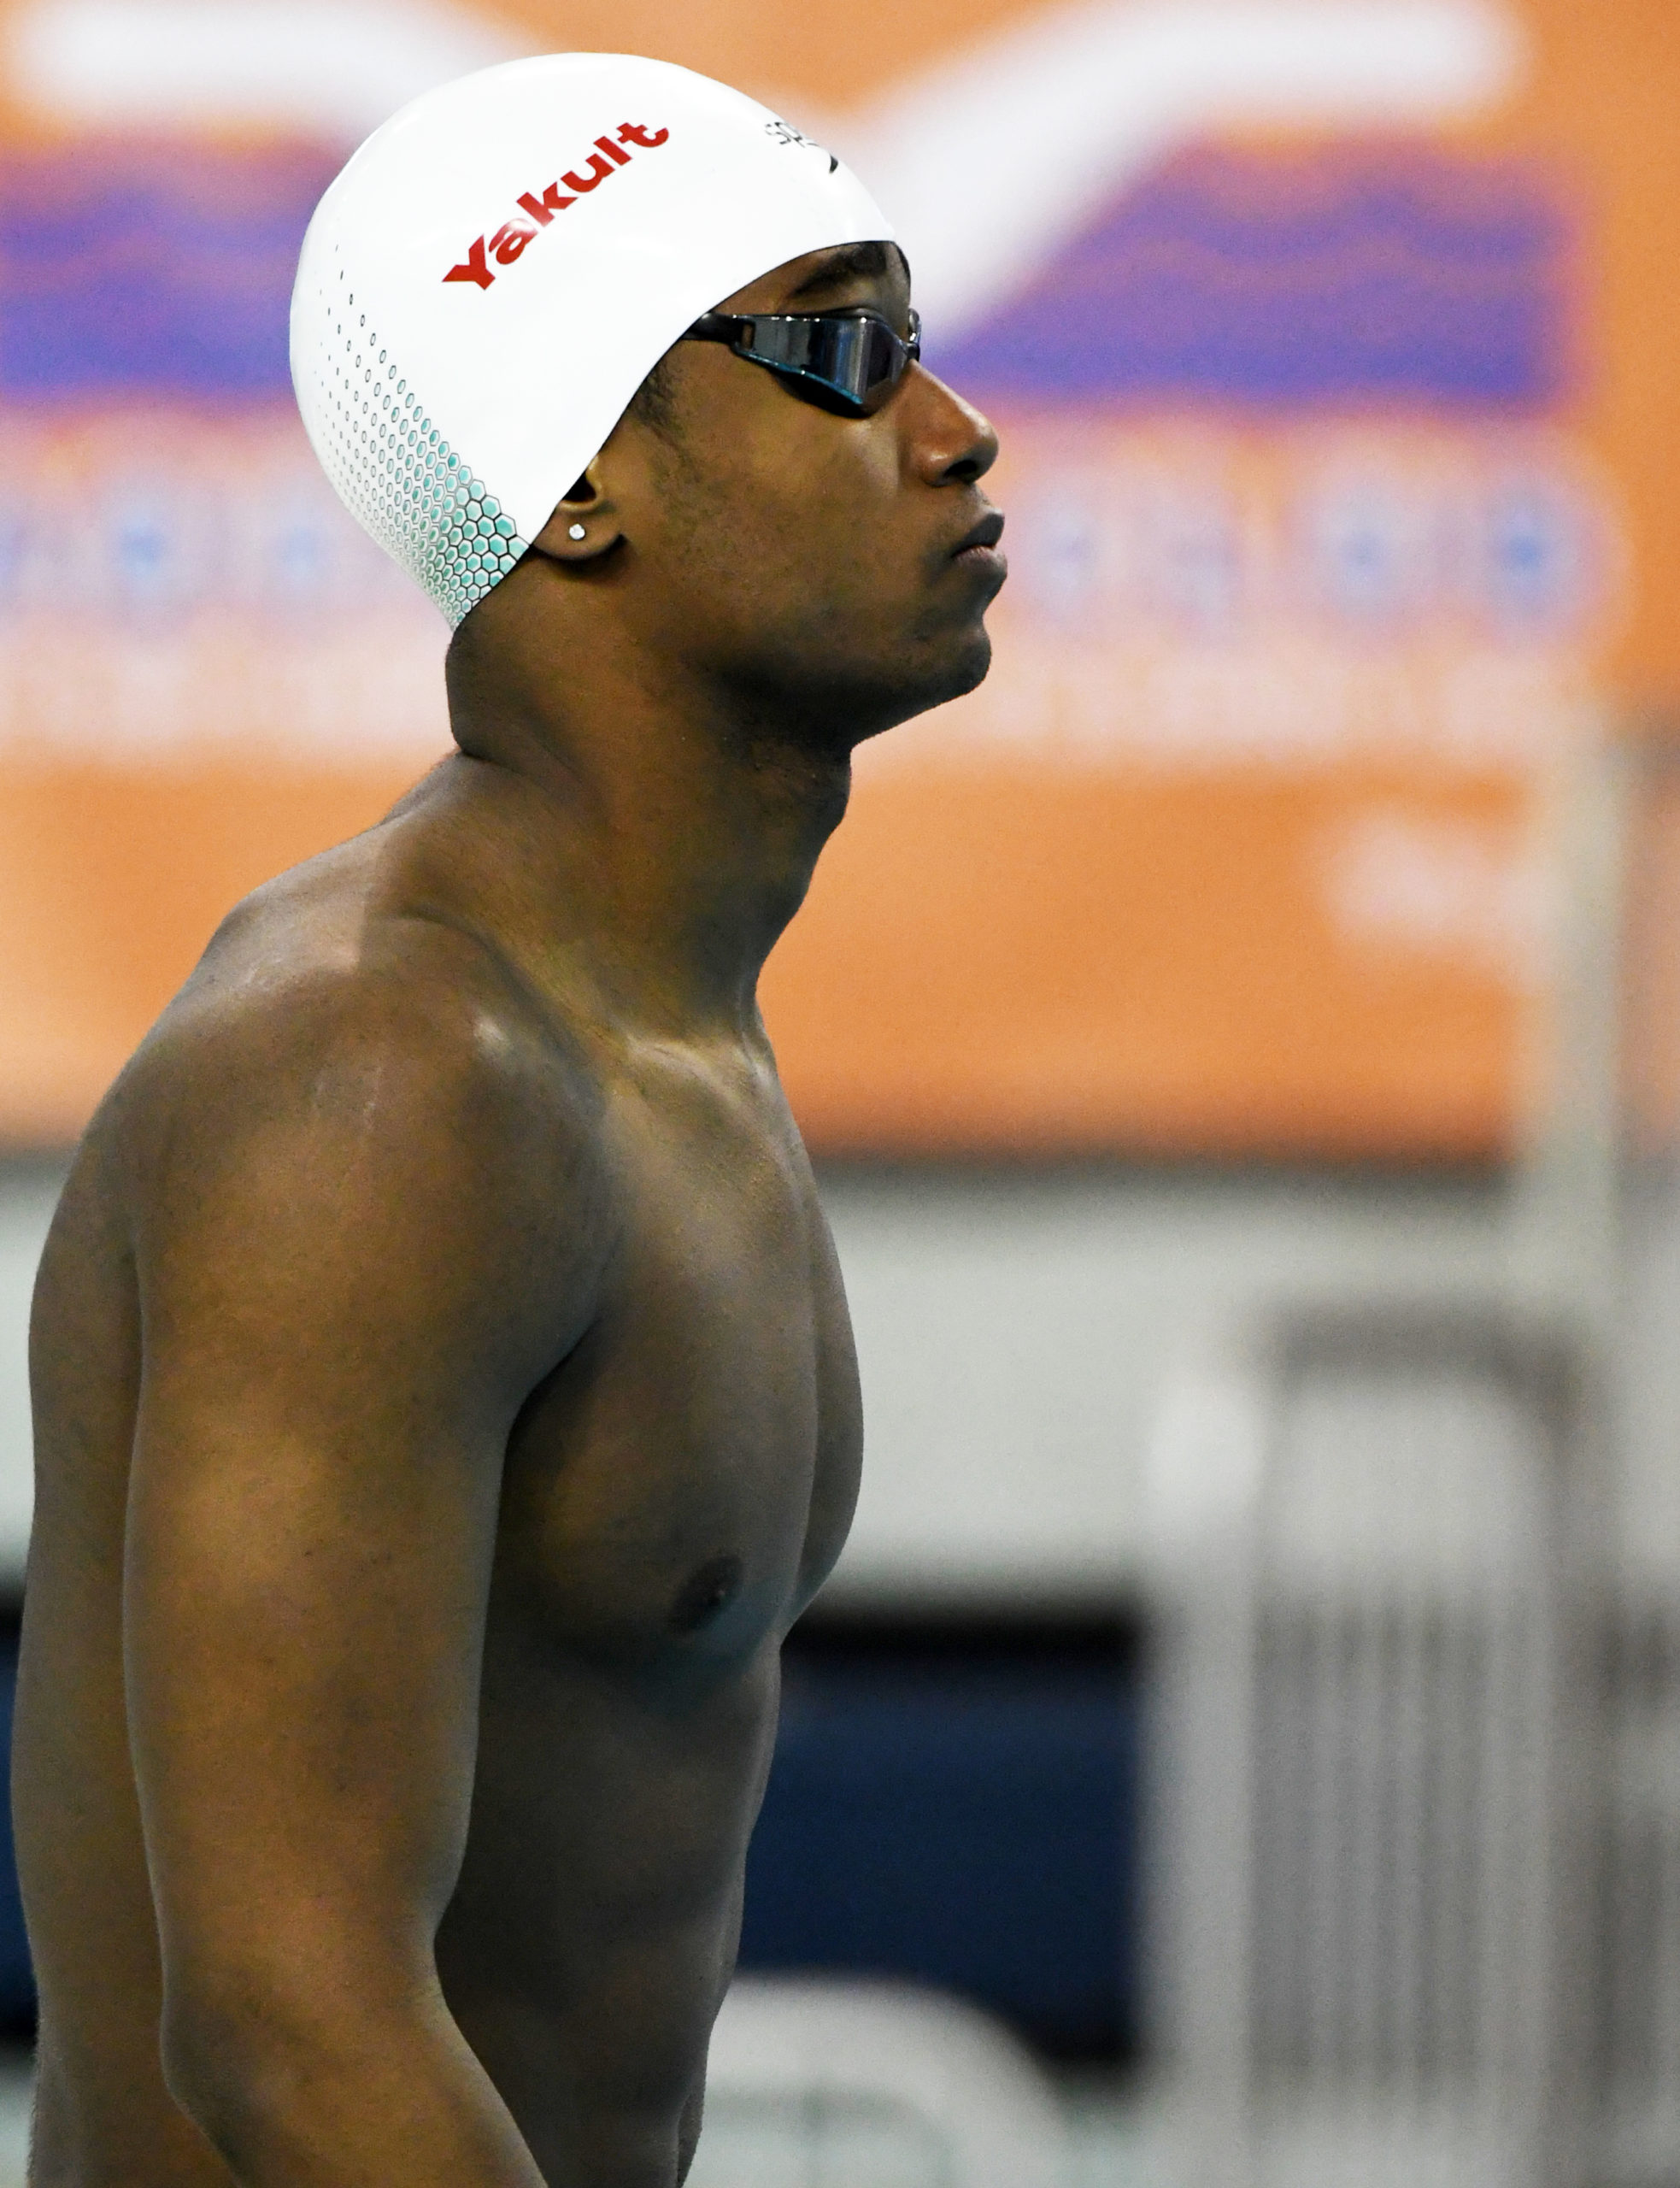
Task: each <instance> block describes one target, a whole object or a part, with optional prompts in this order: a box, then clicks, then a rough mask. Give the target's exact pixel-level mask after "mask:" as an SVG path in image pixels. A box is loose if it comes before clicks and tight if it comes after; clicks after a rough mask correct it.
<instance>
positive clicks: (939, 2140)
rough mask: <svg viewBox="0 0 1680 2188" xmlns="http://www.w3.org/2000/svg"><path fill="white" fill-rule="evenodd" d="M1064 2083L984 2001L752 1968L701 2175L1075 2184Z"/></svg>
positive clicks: (837, 2185) (846, 2185) (846, 2187)
mask: <svg viewBox="0 0 1680 2188" xmlns="http://www.w3.org/2000/svg"><path fill="white" fill-rule="evenodd" d="M1066 2167H1067V2138H1066V2128H1065V2126H1064V2123H1063V2120H1062V2115H1061V2113H1060V2108H1059V2107H1058V2105H1057V2103H1056V2101H1055V2098H1054V2093H1053V2092H1052V2091H1051V2090H1050V2088H1049V2085H1048V2084H1047V2082H1046V2081H1045V2079H1044V2077H1043V2074H1042V2073H1040V2071H1039V2069H1038V2068H1037V2066H1036V2065H1035V2064H1034V2063H1033V2062H1032V2060H1031V2057H1030V2056H1029V2055H1028V2054H1027V2053H1026V2052H1025V2050H1023V2048H1022V2047H1021V2046H1020V2045H1019V2044H1017V2043H1016V2042H1015V2040H1014V2038H1013V2037H1011V2036H1010V2035H1009V2033H1008V2032H1007V2031H1006V2030H1005V2029H1003V2028H1002V2027H1000V2026H999V2025H998V2024H997V2023H996V2021H994V2020H991V2019H990V2016H989V2015H987V2014H983V2013H981V2012H980V2011H979V2010H978V2009H976V2008H974V2007H972V2006H969V2005H966V2004H965V2003H962V2002H961V2001H960V2000H958V1999H955V1998H950V1997H945V1996H943V1995H942V1994H940V1993H938V1992H936V1991H924V1990H920V1989H919V1988H917V1987H915V1986H913V1985H908V1984H895V1983H877V1982H868V1981H863V1980H854V1979H820V1978H814V1977H813V1978H776V1977H757V1978H742V1979H737V1982H736V1984H735V1985H734V1987H733V1988H732V1990H731V1992H730V1995H729V1997H728V1999H727V2000H726V2001H725V2005H724V2009H723V2011H722V2013H721V2014H720V2015H719V2017H718V2025H717V2028H716V2030H715V2032H714V2036H713V2039H712V2050H711V2058H710V2063H709V2067H708V2075H707V2097H706V2126H705V2131H704V2132H703V2133H702V2137H701V2143H700V2150H699V2154H698V2156H696V2161H695V2164H694V2169H693V2171H692V2173H690V2188H1064V2183H1065V2181H1066Z"/></svg>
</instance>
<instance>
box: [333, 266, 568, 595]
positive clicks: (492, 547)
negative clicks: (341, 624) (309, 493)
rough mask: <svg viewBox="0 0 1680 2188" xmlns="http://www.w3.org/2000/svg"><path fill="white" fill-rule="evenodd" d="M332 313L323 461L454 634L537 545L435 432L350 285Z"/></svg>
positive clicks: (382, 543) (465, 461) (349, 499)
mask: <svg viewBox="0 0 1680 2188" xmlns="http://www.w3.org/2000/svg"><path fill="white" fill-rule="evenodd" d="M340 279H341V281H342V279H343V276H342V275H341V276H340ZM324 309H325V310H326V318H327V321H328V341H327V350H328V354H329V355H330V356H331V357H332V375H331V383H330V385H328V386H326V389H325V393H326V397H327V410H328V414H329V415H328V417H327V419H326V436H325V438H326V445H325V447H324V448H322V450H320V454H321V456H322V460H323V462H325V464H326V469H327V470H328V472H329V473H331V475H332V483H333V485H335V486H336V487H337V488H338V491H339V492H340V494H342V495H343V496H344V499H345V501H346V502H347V503H349V504H350V508H351V509H353V510H354V511H355V514H356V515H357V516H358V517H359V518H360V519H361V522H362V523H363V524H364V525H365V526H367V529H368V531H369V532H371V533H372V534H373V537H374V538H375V539H377V540H378V541H379V544H380V545H381V546H382V547H383V548H384V549H385V552H386V553H387V554H388V555H390V556H391V557H392V559H393V560H394V561H396V562H400V563H401V564H402V568H404V569H405V570H407V571H408V573H410V575H411V576H413V577H414V579H416V580H417V582H418V583H419V584H420V585H423V586H424V587H425V589H426V591H427V592H428V593H429V594H430V595H431V596H432V599H433V600H434V601H436V603H438V607H439V608H440V609H442V610H443V614H444V615H445V616H447V617H448V619H449V625H450V626H451V628H454V627H455V626H456V625H458V624H460V623H461V622H462V621H464V620H465V618H466V617H467V615H470V614H471V612H472V610H473V609H475V608H476V607H477V606H478V604H479V602H480V601H481V600H482V599H483V598H484V597H485V594H486V593H487V592H490V591H492V590H493V589H494V588H495V587H496V585H500V584H501V582H502V579H503V578H505V577H506V576H507V574H508V572H509V571H510V570H511V569H512V568H514V564H515V563H516V562H518V561H519V559H520V556H522V555H524V554H525V553H526V552H527V550H528V548H529V544H530V543H529V542H528V541H526V540H524V539H521V538H520V537H519V533H518V529H517V527H516V526H515V525H514V521H513V519H512V518H511V517H510V516H506V515H503V514H502V504H501V503H500V502H498V501H497V500H496V497H495V495H494V494H492V493H491V491H490V488H489V487H488V486H486V485H485V482H484V480H483V479H480V478H479V476H478V475H477V473H475V472H474V471H473V467H472V465H471V464H470V463H468V462H467V459H466V458H465V457H464V456H462V455H461V451H460V450H459V449H454V448H451V447H450V446H449V443H448V441H446V440H445V439H444V438H443V435H442V434H441V433H440V432H438V428H437V426H434V425H433V424H432V420H431V419H430V417H429V416H428V415H426V406H425V404H424V403H422V402H421V401H420V397H418V395H416V393H415V392H414V389H413V387H412V386H411V385H409V383H408V379H407V377H406V376H405V375H404V374H403V373H402V370H401V368H399V367H398V365H397V362H396V361H395V360H394V359H393V358H392V357H391V356H389V355H388V354H387V351H386V348H385V344H383V343H382V342H381V341H380V339H379V332H378V330H377V329H375V328H373V327H370V326H368V324H367V314H366V312H364V311H362V310H361V309H359V307H358V306H357V303H356V301H355V297H354V296H353V295H352V294H350V291H349V289H348V286H347V285H346V286H345V288H344V290H343V291H342V292H341V300H335V299H334V298H333V297H331V296H329V297H327V298H326V302H325V306H324Z"/></svg>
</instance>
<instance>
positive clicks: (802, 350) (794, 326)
mask: <svg viewBox="0 0 1680 2188" xmlns="http://www.w3.org/2000/svg"><path fill="white" fill-rule="evenodd" d="M921 332H922V330H921V321H920V320H919V318H918V317H917V316H916V315H915V313H914V312H912V313H911V315H910V335H909V339H908V341H906V340H905V339H904V338H902V336H901V335H898V334H896V333H895V332H893V330H892V328H891V327H890V326H889V325H888V324H887V322H886V321H885V320H884V319H883V318H881V317H880V315H878V313H875V312H846V313H838V312H835V313H819V312H803V313H796V312H726V311H708V312H707V313H705V314H704V315H703V316H702V317H701V318H699V319H697V320H696V321H695V322H694V325H693V326H690V329H689V330H688V332H687V333H686V334H685V335H684V337H683V339H684V341H685V342H725V343H727V344H728V345H729V347H730V348H731V350H734V351H735V353H736V355H737V356H741V357H745V358H747V359H749V361H750V362H752V363H753V364H755V365H764V366H766V367H767V368H768V369H769V370H770V371H772V372H775V373H787V374H788V375H789V376H790V378H794V379H808V380H814V381H815V382H816V383H817V385H819V386H821V387H825V388H827V389H829V390H830V391H832V392H833V393H834V394H837V395H839V396H842V397H844V398H845V399H846V400H847V401H848V402H849V403H856V404H857V405H858V406H859V408H860V409H861V408H862V407H863V405H864V403H866V400H867V398H868V397H870V396H872V395H875V394H878V393H879V392H880V391H882V390H884V389H888V388H892V387H896V385H897V384H898V382H899V381H900V380H901V379H902V378H903V377H904V373H905V369H906V368H907V367H908V365H909V364H910V363H911V362H913V360H914V359H915V358H917V357H919V356H920V355H921Z"/></svg>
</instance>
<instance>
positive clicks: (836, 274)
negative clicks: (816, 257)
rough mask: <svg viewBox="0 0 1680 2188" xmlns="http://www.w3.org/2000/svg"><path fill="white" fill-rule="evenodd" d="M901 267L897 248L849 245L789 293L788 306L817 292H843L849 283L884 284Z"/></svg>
mask: <svg viewBox="0 0 1680 2188" xmlns="http://www.w3.org/2000/svg"><path fill="white" fill-rule="evenodd" d="M901 264H902V256H901V255H900V252H899V249H898V246H897V244H888V243H854V244H848V245H847V246H846V248H845V249H844V250H837V251H834V252H833V253H831V256H828V257H827V258H825V260H824V261H823V262H822V264H821V265H820V266H818V267H815V268H813V269H812V271H811V272H810V273H808V274H807V275H806V276H805V279H803V280H802V282H801V283H800V284H799V286H798V287H797V288H796V289H794V290H791V291H790V292H789V295H788V302H789V303H797V301H798V300H799V298H800V297H808V296H814V295H815V294H816V292H817V291H819V290H820V289H838V288H842V287H843V286H844V285H845V284H846V283H847V282H848V281H884V280H885V279H887V277H888V276H889V274H894V273H896V271H897V269H898V268H899V266H900V265H901Z"/></svg>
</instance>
